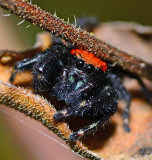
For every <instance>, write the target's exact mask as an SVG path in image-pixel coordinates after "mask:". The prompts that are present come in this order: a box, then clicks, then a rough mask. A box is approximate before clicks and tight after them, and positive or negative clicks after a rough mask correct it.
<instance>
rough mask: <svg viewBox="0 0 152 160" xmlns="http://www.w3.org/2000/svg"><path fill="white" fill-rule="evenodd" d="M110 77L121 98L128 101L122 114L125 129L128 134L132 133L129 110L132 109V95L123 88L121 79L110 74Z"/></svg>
mask: <svg viewBox="0 0 152 160" xmlns="http://www.w3.org/2000/svg"><path fill="white" fill-rule="evenodd" d="M108 75H109V78H110V79H111V82H112V84H113V87H114V88H115V89H116V90H117V93H118V96H119V98H120V99H124V100H125V101H126V106H125V109H124V111H123V114H122V117H123V127H124V130H125V131H126V132H130V127H129V116H130V114H129V109H130V103H131V95H130V94H129V92H128V91H127V90H126V88H125V87H124V86H123V84H122V82H121V79H120V78H119V77H118V76H117V75H116V74H112V73H109V74H108Z"/></svg>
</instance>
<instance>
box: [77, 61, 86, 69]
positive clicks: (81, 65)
mask: <svg viewBox="0 0 152 160" xmlns="http://www.w3.org/2000/svg"><path fill="white" fill-rule="evenodd" d="M76 66H77V67H80V68H82V67H83V66H84V61H83V60H78V61H77V62H76Z"/></svg>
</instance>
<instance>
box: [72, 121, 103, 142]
mask: <svg viewBox="0 0 152 160" xmlns="http://www.w3.org/2000/svg"><path fill="white" fill-rule="evenodd" d="M104 125H105V121H104V123H102V120H98V121H96V122H94V123H92V124H90V125H87V126H85V127H83V128H81V129H80V130H78V131H76V132H74V133H72V134H71V135H70V136H69V139H70V141H72V142H75V141H76V140H78V139H79V138H81V137H83V136H84V135H87V134H89V133H91V132H93V131H95V130H97V128H99V127H100V126H104Z"/></svg>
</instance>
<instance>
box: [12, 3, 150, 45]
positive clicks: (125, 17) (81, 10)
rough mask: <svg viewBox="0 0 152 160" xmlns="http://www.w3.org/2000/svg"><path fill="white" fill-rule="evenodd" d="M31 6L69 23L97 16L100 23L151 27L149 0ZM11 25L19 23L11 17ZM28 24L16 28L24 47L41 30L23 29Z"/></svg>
mask: <svg viewBox="0 0 152 160" xmlns="http://www.w3.org/2000/svg"><path fill="white" fill-rule="evenodd" d="M32 2H33V4H37V5H38V6H40V7H41V8H42V9H44V10H46V11H48V12H50V13H54V12H56V13H57V16H58V17H60V18H63V19H65V20H66V21H67V19H68V17H69V19H70V22H73V21H74V15H75V16H76V17H79V16H82V15H86V16H89V15H94V16H97V17H98V18H99V19H100V21H101V22H102V21H116V20H120V21H136V22H139V23H141V24H144V25H151V24H152V20H151V16H152V1H151V0H126V1H125V0H93V1H88V0H77V1H75V0H64V1H61V0H55V1H53V0H32ZM11 17H13V18H12V21H13V25H14V26H15V27H16V24H17V23H18V22H20V21H21V19H20V18H16V16H11ZM28 24H29V23H27V22H25V23H23V24H21V26H22V27H17V28H18V30H19V32H20V34H23V35H22V36H24V39H25V42H26V45H27V46H28V45H29V44H31V43H34V40H35V36H34V35H35V34H36V33H37V32H40V31H41V29H39V28H38V27H35V26H33V25H31V27H29V28H28V29H26V28H25V27H26V26H27V25H28Z"/></svg>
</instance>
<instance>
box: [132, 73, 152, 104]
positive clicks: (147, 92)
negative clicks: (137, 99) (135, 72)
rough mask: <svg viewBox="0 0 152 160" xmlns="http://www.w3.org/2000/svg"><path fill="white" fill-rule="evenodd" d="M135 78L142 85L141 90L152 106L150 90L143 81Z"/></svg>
mask: <svg viewBox="0 0 152 160" xmlns="http://www.w3.org/2000/svg"><path fill="white" fill-rule="evenodd" d="M133 78H135V79H136V80H137V81H138V83H139V84H140V86H141V89H142V91H143V93H144V95H145V97H146V99H147V101H148V102H149V103H150V104H152V93H151V92H150V91H149V90H148V88H147V87H146V86H145V84H144V83H143V81H142V80H141V79H140V78H139V77H138V76H134V77H133Z"/></svg>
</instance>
